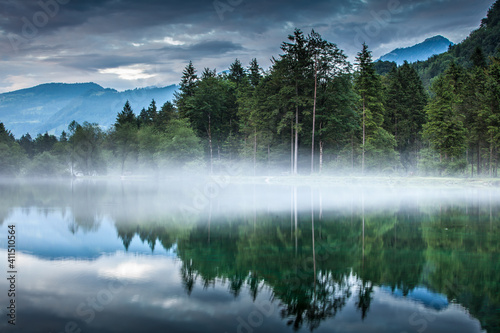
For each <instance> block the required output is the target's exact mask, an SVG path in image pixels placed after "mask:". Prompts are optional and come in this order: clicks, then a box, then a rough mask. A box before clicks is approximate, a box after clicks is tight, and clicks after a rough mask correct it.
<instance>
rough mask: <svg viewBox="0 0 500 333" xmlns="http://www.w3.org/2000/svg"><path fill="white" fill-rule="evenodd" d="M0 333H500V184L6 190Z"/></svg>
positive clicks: (99, 184) (42, 186)
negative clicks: (12, 290)
mask: <svg viewBox="0 0 500 333" xmlns="http://www.w3.org/2000/svg"><path fill="white" fill-rule="evenodd" d="M0 195H1V197H2V200H1V202H0V259H1V260H0V263H1V264H0V269H1V270H2V272H3V273H4V274H5V275H7V271H8V267H7V250H6V249H7V232H8V226H10V225H15V228H16V236H17V244H16V245H17V251H18V252H17V255H16V269H17V271H18V274H17V280H16V304H17V308H16V315H17V317H16V326H15V327H14V326H11V325H9V324H8V323H7V320H8V317H7V316H6V315H7V309H6V307H7V306H8V302H9V300H8V298H7V297H6V296H7V290H8V289H9V282H8V281H7V279H5V278H4V279H1V280H0V295H1V297H0V300H1V302H2V304H0V305H1V310H0V312H1V317H0V318H2V319H1V321H0V331H1V332H10V331H12V332H29V333H34V332H47V333H49V332H53V333H59V332H98V333H101V332H221V333H224V332H227V333H232V332H245V333H253V332H294V331H302V332H306V331H314V332H361V333H362V332H397V333H405V332H406V333H410V332H419V333H423V332H454V333H457V332H499V331H500V261H499V260H498V256H499V254H500V219H499V212H500V191H499V190H497V189H492V188H455V187H435V188H420V187H411V188H402V187H401V188H400V187H393V186H392V187H391V186H378V187H376V186H355V185H351V186H337V185H314V186H295V187H294V186H289V185H286V186H285V185H269V184H259V185H254V184H245V185H228V184H226V183H223V182H217V181H200V182H198V183H196V184H192V185H182V183H181V182H172V181H170V182H167V181H160V182H155V183H147V182H142V181H121V182H120V181H116V182H111V181H108V182H106V181H73V182H71V181H60V182H50V183H49V182H36V183H28V182H5V181H4V182H2V183H1V184H0Z"/></svg>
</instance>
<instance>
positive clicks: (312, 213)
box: [311, 188, 316, 290]
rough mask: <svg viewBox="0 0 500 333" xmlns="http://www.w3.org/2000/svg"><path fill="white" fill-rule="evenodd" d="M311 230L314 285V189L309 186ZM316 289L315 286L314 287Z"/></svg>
mask: <svg viewBox="0 0 500 333" xmlns="http://www.w3.org/2000/svg"><path fill="white" fill-rule="evenodd" d="M311 229H312V230H311V231H312V248H313V267H314V287H316V249H315V245H314V191H313V189H312V188H311ZM314 289H315V290H316V288H314Z"/></svg>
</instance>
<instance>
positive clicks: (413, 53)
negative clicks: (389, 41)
mask: <svg viewBox="0 0 500 333" xmlns="http://www.w3.org/2000/svg"><path fill="white" fill-rule="evenodd" d="M450 45H453V43H452V42H451V41H450V40H449V39H447V38H445V37H443V36H441V35H438V36H434V37H431V38H427V39H426V40H425V41H423V42H422V43H419V44H416V45H413V46H410V47H405V48H398V49H395V50H393V51H391V52H389V53H387V54H385V55H383V56H381V57H380V58H379V59H378V60H380V61H391V62H395V63H396V64H397V65H398V66H400V65H402V64H403V63H404V62H405V61H408V62H409V63H414V62H417V61H424V60H427V59H429V58H430V57H432V56H433V55H436V54H441V53H444V52H446V51H448V49H449V47H450Z"/></svg>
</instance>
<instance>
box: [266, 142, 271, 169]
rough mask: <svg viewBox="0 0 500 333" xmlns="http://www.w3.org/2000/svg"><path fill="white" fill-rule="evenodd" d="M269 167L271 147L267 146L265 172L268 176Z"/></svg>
mask: <svg viewBox="0 0 500 333" xmlns="http://www.w3.org/2000/svg"><path fill="white" fill-rule="evenodd" d="M270 165H271V147H270V145H269V143H268V144H267V172H268V174H269V166H270Z"/></svg>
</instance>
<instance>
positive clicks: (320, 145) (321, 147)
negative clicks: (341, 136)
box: [319, 141, 323, 174]
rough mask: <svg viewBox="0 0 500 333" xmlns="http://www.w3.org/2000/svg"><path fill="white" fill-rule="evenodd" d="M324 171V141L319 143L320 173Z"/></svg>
mask: <svg viewBox="0 0 500 333" xmlns="http://www.w3.org/2000/svg"><path fill="white" fill-rule="evenodd" d="M321 171H323V141H320V142H319V173H320V174H321Z"/></svg>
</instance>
